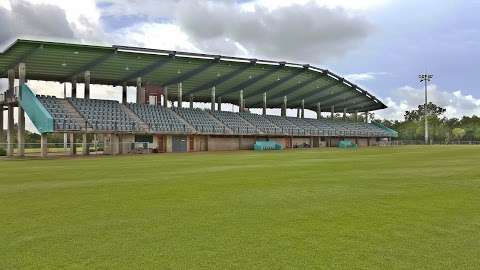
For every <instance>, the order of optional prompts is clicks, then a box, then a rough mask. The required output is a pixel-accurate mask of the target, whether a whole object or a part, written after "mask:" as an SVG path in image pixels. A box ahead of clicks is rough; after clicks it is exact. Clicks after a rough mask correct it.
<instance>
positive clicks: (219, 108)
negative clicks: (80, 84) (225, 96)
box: [217, 97, 222, 111]
mask: <svg viewBox="0 0 480 270" xmlns="http://www.w3.org/2000/svg"><path fill="white" fill-rule="evenodd" d="M217 101H218V102H217V103H218V104H217V109H218V110H219V111H221V110H222V98H221V97H219V98H218V100H217Z"/></svg>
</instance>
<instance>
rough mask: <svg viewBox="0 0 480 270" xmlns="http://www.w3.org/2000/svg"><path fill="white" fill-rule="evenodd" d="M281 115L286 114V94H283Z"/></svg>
mask: <svg viewBox="0 0 480 270" xmlns="http://www.w3.org/2000/svg"><path fill="white" fill-rule="evenodd" d="M281 115H282V116H283V117H285V116H287V96H283V105H282V112H281Z"/></svg>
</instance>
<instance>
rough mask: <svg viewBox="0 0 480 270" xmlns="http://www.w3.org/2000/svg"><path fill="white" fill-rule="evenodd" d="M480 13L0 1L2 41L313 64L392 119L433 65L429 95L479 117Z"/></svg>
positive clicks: (329, 1) (147, 1) (309, 5)
mask: <svg viewBox="0 0 480 270" xmlns="http://www.w3.org/2000/svg"><path fill="white" fill-rule="evenodd" d="M478 11H480V0H458V1H448V0H442V1H438V0H436V1H434V0H424V1H414V0H361V1H360V0H224V1H221V0H203V1H200V0H161V1H158V0H143V1H140V0H97V1H95V0H82V1H64V0H0V26H1V27H0V44H4V43H9V42H11V41H12V40H13V39H15V38H17V37H37V38H47V39H52V38H54V39H62V40H68V41H74V42H81V43H94V44H103V45H112V44H119V45H132V46H142V47H150V48H158V49H168V50H183V51H192V52H205V53H212V54H223V55H229V56H242V57H252V58H259V59H262V58H263V59H271V60H279V61H292V62H297V63H308V64H312V65H315V66H319V67H322V68H327V69H329V70H331V71H333V72H335V73H337V74H339V75H341V76H344V77H346V78H347V79H349V80H351V81H353V82H354V83H356V84H358V85H360V86H362V87H364V88H365V89H366V90H368V91H369V92H371V93H373V94H374V95H376V96H377V97H378V98H380V99H381V100H382V101H383V102H384V103H385V104H386V105H387V106H388V107H389V108H388V109H385V110H382V111H377V112H375V114H376V118H387V119H402V118H403V115H404V112H405V111H406V110H410V109H413V108H416V107H417V106H418V105H420V104H422V103H423V98H424V97H423V85H422V84H421V83H420V82H419V80H418V75H419V74H420V73H424V72H428V73H431V74H433V75H434V77H433V80H432V82H431V84H430V86H429V99H430V100H431V101H432V102H434V103H436V104H438V105H440V106H443V107H445V108H446V109H447V112H446V116H448V117H461V116H463V115H473V114H476V115H480V93H479V92H478V91H477V85H478V84H477V83H476V80H477V77H476V75H477V74H478V73H479V70H480V69H479V68H478V66H479V65H478V63H479V60H480V50H479V49H478V48H480V18H479V17H478V15H477V13H478ZM31 83H32V84H34V87H33V88H34V89H36V88H35V86H36V87H37V88H38V89H40V90H38V91H37V92H40V93H42V94H56V95H61V93H63V86H62V85H59V84H55V83H46V82H31ZM5 85H6V82H5V80H2V81H0V88H1V89H3V88H5ZM36 90H37V89H36ZM42 91H43V92H42ZM92 95H93V97H94V98H95V97H96V98H114V99H120V96H121V91H120V89H119V88H118V89H116V88H113V87H108V86H95V87H94V88H93V91H92ZM129 99H130V100H133V99H134V93H133V91H129ZM290 113H291V114H292V115H293V114H294V112H293V111H292V112H290ZM309 114H311V115H313V112H309V113H308V114H307V116H308V115H309Z"/></svg>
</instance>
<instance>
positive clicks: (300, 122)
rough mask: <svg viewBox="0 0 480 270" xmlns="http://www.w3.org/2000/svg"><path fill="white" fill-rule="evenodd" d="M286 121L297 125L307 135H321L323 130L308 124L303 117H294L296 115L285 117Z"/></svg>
mask: <svg viewBox="0 0 480 270" xmlns="http://www.w3.org/2000/svg"><path fill="white" fill-rule="evenodd" d="M286 119H287V120H288V121H290V122H291V123H292V124H294V125H295V126H297V127H299V128H300V129H301V130H302V131H304V132H305V133H306V134H307V135H315V136H322V135H323V132H322V131H321V130H319V129H318V128H316V127H315V126H313V125H311V124H309V123H308V122H307V121H305V119H302V118H296V117H286Z"/></svg>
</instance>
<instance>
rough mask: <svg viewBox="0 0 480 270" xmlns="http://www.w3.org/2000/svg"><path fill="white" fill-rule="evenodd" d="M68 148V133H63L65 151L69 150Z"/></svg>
mask: <svg viewBox="0 0 480 270" xmlns="http://www.w3.org/2000/svg"><path fill="white" fill-rule="evenodd" d="M67 149H68V134H67V133H63V151H65V152H67Z"/></svg>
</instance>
